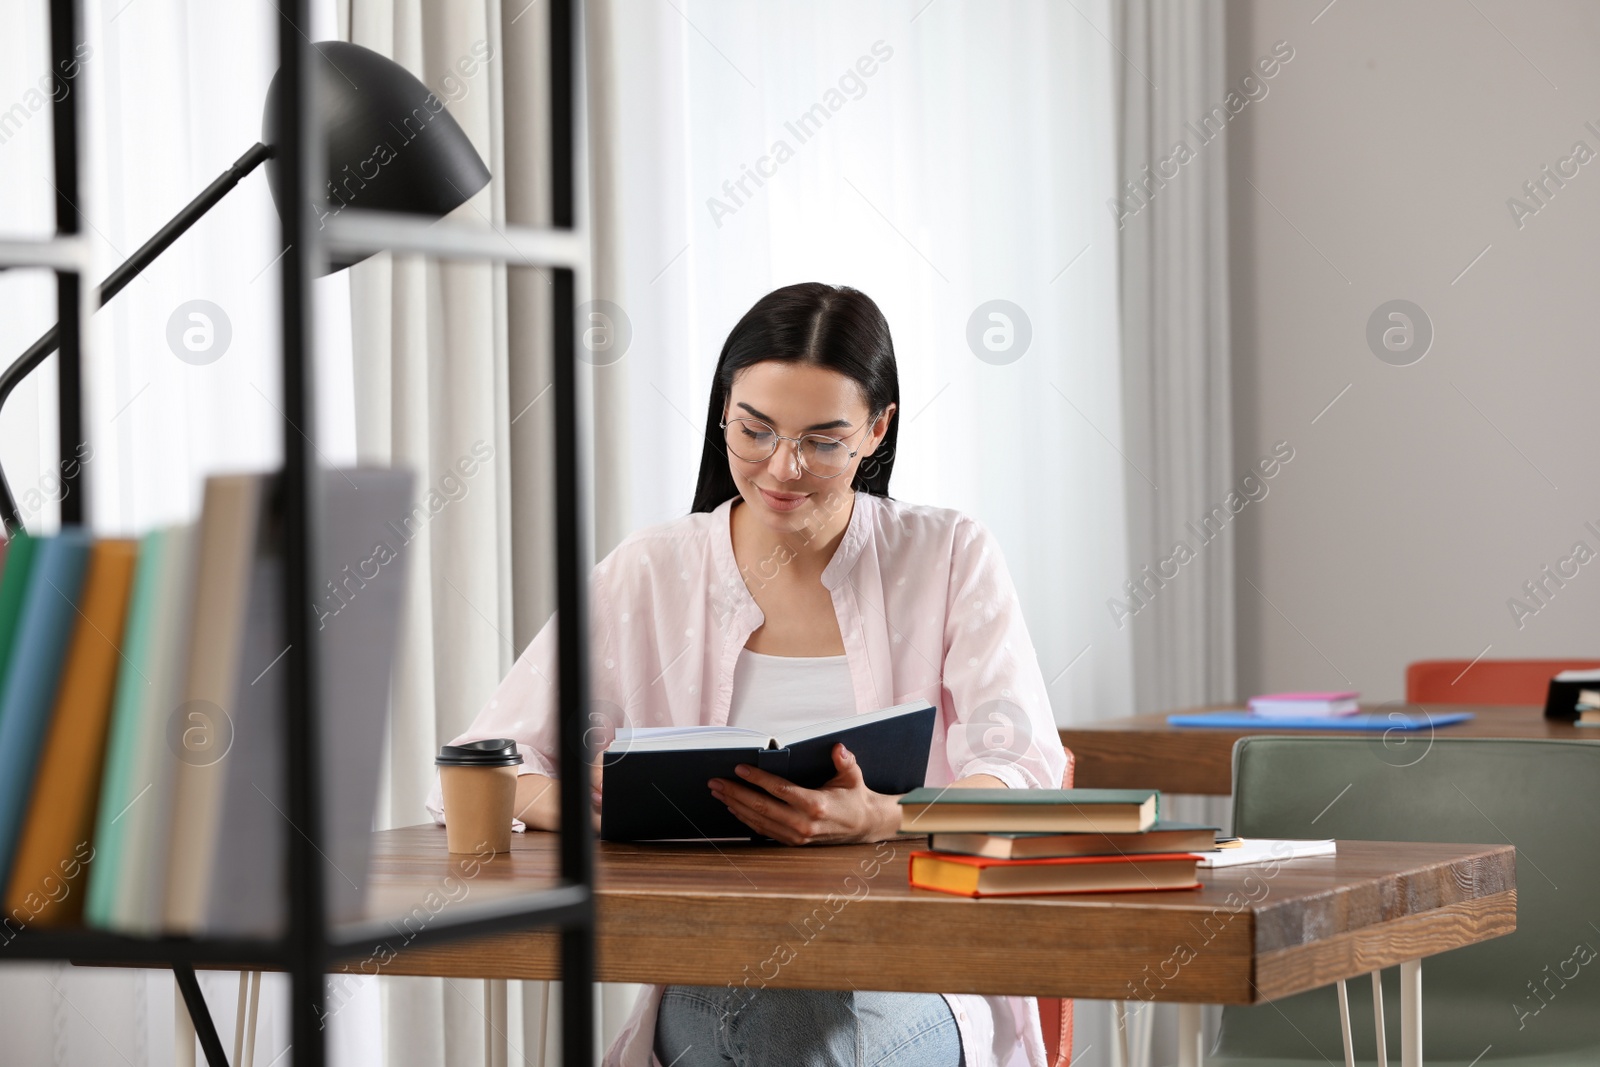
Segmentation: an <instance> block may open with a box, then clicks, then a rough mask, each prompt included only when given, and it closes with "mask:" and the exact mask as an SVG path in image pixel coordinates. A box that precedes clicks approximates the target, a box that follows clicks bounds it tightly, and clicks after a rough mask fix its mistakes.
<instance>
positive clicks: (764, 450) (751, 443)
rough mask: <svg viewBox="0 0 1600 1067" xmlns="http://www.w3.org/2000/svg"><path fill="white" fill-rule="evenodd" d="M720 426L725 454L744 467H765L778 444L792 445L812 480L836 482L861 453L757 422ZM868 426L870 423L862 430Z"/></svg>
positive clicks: (838, 442)
mask: <svg viewBox="0 0 1600 1067" xmlns="http://www.w3.org/2000/svg"><path fill="white" fill-rule="evenodd" d="M721 425H722V431H723V436H724V438H725V439H726V440H727V442H728V451H729V452H731V453H732V454H733V455H734V456H736V457H737V458H739V459H742V460H744V462H746V463H765V462H766V461H767V460H769V459H771V458H772V454H773V453H774V452H776V451H777V450H778V442H779V441H793V442H794V445H795V450H796V451H797V452H798V453H799V454H800V466H801V467H802V468H804V470H805V472H806V473H807V474H809V475H811V476H812V477H814V478H837V477H838V476H839V475H841V474H843V473H844V472H845V471H846V470H847V469H849V467H850V461H851V460H853V459H855V458H856V453H858V452H859V451H860V449H852V448H849V447H848V446H847V445H846V444H845V442H844V441H842V440H840V439H839V438H837V437H828V436H826V435H824V434H820V433H803V434H801V435H800V436H799V437H785V436H783V434H781V433H779V432H778V431H777V430H774V429H773V428H772V427H771V426H768V425H767V424H766V423H764V422H762V421H761V420H760V419H723V420H722V424H721ZM870 425H871V422H870V421H869V422H868V423H866V424H865V425H863V426H862V427H861V429H862V430H864V429H866V428H867V426H870ZM860 432H861V430H857V431H856V433H860ZM851 436H852V437H853V436H855V434H852V435H851Z"/></svg>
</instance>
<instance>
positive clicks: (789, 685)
mask: <svg viewBox="0 0 1600 1067" xmlns="http://www.w3.org/2000/svg"><path fill="white" fill-rule="evenodd" d="M855 713H856V697H855V687H854V685H852V684H851V681H850V665H849V662H848V661H847V660H846V658H845V657H844V656H842V655H839V656H769V655H767V654H766V653H764V652H752V651H750V650H749V649H748V648H745V649H740V650H739V660H738V662H737V663H736V664H735V665H734V669H733V707H732V709H731V710H730V711H729V713H728V725H729V726H742V727H745V728H746V729H749V730H762V731H765V732H767V733H774V734H775V733H779V732H781V731H784V730H792V729H794V728H795V727H798V726H810V725H811V724H813V723H818V722H823V721H825V720H827V719H838V718H843V717H844V716H846V715H854V714H855Z"/></svg>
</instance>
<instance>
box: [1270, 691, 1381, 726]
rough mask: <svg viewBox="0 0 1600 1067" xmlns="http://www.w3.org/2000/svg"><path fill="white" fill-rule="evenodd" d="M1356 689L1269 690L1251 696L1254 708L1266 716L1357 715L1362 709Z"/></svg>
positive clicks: (1293, 717)
mask: <svg viewBox="0 0 1600 1067" xmlns="http://www.w3.org/2000/svg"><path fill="white" fill-rule="evenodd" d="M1358 695H1359V694H1357V693H1356V692H1354V691H1353V690H1344V691H1339V692H1327V693H1268V694H1266V695H1264V696H1258V697H1251V698H1250V711H1251V713H1252V714H1255V715H1259V716H1261V717H1262V718H1264V719H1285V718H1287V719H1303V718H1307V717H1309V716H1314V715H1329V716H1333V715H1354V714H1355V713H1356V712H1358V711H1360V710H1361V705H1360V704H1359V703H1357V702H1356V697H1357V696H1358Z"/></svg>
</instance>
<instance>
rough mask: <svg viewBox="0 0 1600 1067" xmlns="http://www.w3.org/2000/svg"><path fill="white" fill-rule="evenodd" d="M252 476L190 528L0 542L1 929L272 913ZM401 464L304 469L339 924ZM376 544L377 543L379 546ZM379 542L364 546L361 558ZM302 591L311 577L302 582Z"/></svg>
mask: <svg viewBox="0 0 1600 1067" xmlns="http://www.w3.org/2000/svg"><path fill="white" fill-rule="evenodd" d="M276 484H277V481H276V478H275V477H273V476H272V475H268V474H245V475H227V476H217V477H212V478H210V479H208V480H207V482H206V485H205V495H204V500H203V504H202V511H201V517H200V520H199V522H198V523H196V524H191V525H183V526H172V527H166V528H162V529H158V530H154V531H152V532H151V533H148V534H146V535H145V536H144V537H142V538H140V539H138V540H125V539H115V538H96V537H93V536H92V535H90V534H89V533H88V532H86V531H84V530H81V529H76V528H66V529H63V530H62V531H61V532H59V533H56V534H54V535H50V536H40V537H34V536H30V535H28V534H26V533H18V534H16V535H15V536H13V537H12V538H11V539H10V540H9V541H7V542H5V543H4V545H3V552H0V894H3V904H4V911H3V914H0V945H3V943H4V942H5V941H9V940H10V939H11V938H12V937H15V936H16V935H17V934H18V933H19V932H21V931H23V930H26V929H27V928H29V927H46V926H48V927H72V926H82V925H87V926H91V927H95V928H98V929H104V930H112V931H117V932H122V933H128V934H137V935H155V934H162V933H168V934H188V935H196V934H211V935H217V934H226V935H241V936H252V935H254V936H272V935H274V934H276V933H278V932H280V931H281V930H282V928H283V927H284V925H285V924H286V919H287V915H286V912H285V901H286V898H287V888H288V882H287V874H286V871H285V866H284V854H285V842H286V841H287V839H288V835H289V834H290V833H291V832H292V830H291V829H290V828H289V827H288V826H287V825H286V822H287V816H286V814H285V812H287V810H288V801H287V797H286V792H287V790H286V787H285V765H284V745H285V732H284V718H283V708H284V700H283V693H284V683H285V674H286V668H285V666H284V665H283V658H284V655H285V653H286V652H287V651H288V649H287V646H286V640H285V638H284V636H283V613H284V604H283V595H282V585H283V544H282V536H281V529H280V525H281V524H280V522H279V521H278V517H277V514H278V508H277V507H276V505H275V501H274V488H275V486H276ZM411 484H412V479H411V476H410V474H409V473H407V472H404V471H392V470H376V469H356V470H347V471H329V472H324V473H323V475H322V480H321V483H320V485H321V489H320V496H321V528H320V538H319V540H318V544H317V546H316V547H317V555H316V558H317V559H318V561H319V569H325V570H326V571H327V574H326V578H327V585H326V592H327V596H326V601H325V602H324V603H319V604H301V605H295V610H299V611H305V612H308V613H312V616H313V619H314V620H315V622H314V631H315V639H316V641H317V642H318V645H317V647H318V656H319V662H320V666H321V671H320V678H319V686H320V692H321V697H322V720H321V722H320V723H319V729H320V734H321V737H320V740H321V747H322V755H323V768H322V775H321V781H322V783H323V785H322V797H323V801H322V805H323V807H322V810H323V811H324V812H325V813H326V814H325V817H324V836H325V838H326V841H327V848H326V852H325V855H326V858H327V861H328V867H327V869H326V870H325V872H324V879H325V884H326V886H327V887H328V889H327V892H328V898H329V911H330V915H332V916H334V917H335V918H346V919H351V918H356V917H358V916H359V914H360V912H361V910H362V907H363V905H364V901H363V899H362V895H363V894H362V890H361V886H362V885H363V884H364V882H365V872H366V869H367V848H368V844H369V839H370V831H371V825H372V816H373V810H374V805H375V803H376V799H377V787H378V775H379V771H380V753H381V752H382V748H383V735H384V729H385V724H386V719H387V714H388V695H389V693H388V683H389V675H390V666H391V663H392V660H393V655H394V645H395V641H396V638H397V637H398V625H397V619H398V618H399V615H400V608H401V603H402V600H403V594H404V588H405V580H404V572H405V563H404V560H403V557H402V553H403V551H404V547H403V542H400V540H399V538H398V537H397V536H396V534H395V532H394V531H393V530H392V529H391V528H390V527H389V526H385V524H384V523H385V520H392V519H395V518H399V517H402V516H404V517H406V518H410V517H411V516H409V515H408V514H407V508H408V502H409V497H410V493H411ZM385 546H388V547H387V550H385ZM380 557H381V558H380ZM319 584H320V583H319Z"/></svg>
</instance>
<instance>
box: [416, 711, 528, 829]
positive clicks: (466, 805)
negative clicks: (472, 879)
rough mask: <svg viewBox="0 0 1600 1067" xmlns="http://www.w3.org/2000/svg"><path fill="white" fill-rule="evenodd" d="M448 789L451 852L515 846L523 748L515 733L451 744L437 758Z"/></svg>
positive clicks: (443, 788)
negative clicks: (513, 827) (514, 825)
mask: <svg viewBox="0 0 1600 1067" xmlns="http://www.w3.org/2000/svg"><path fill="white" fill-rule="evenodd" d="M434 763H435V764H437V765H438V767H439V787H440V790H441V792H442V793H443V794H444V829H445V840H446V843H447V847H448V848H449V850H450V851H451V852H460V853H468V854H478V855H481V854H482V853H483V852H484V850H485V849H488V850H490V851H493V852H510V851H511V818H512V816H513V815H514V814H515V813H516V810H515V809H516V804H517V767H518V766H519V765H520V764H521V763H522V753H520V752H518V751H517V743H516V742H515V741H513V740H511V739H510V738H506V737H497V738H493V739H491V740H488V741H469V742H468V743H466V744H464V745H446V746H444V747H443V748H442V749H440V750H439V757H438V758H437V759H435V760H434Z"/></svg>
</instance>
